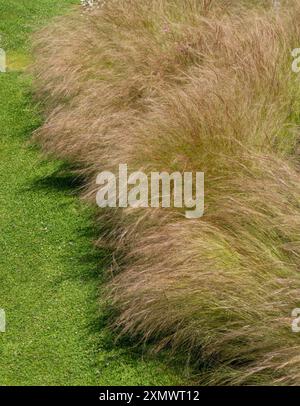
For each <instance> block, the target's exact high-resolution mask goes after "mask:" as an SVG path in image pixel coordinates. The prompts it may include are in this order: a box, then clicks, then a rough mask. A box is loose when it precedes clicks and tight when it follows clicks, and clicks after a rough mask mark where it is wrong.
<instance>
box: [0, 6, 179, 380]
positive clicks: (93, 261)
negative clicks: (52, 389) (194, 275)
mask: <svg viewBox="0 0 300 406" xmlns="http://www.w3.org/2000/svg"><path fill="white" fill-rule="evenodd" d="M71 3H74V1H70V0H61V1H59V0H39V1H38V2H37V1H36V0H22V1H21V0H0V34H1V42H0V48H4V49H5V50H6V52H7V57H8V62H9V63H8V65H9V66H8V68H9V69H8V72H7V73H0V124H1V127H0V308H3V309H5V312H6V318H7V326H6V332H5V333H0V385H92V384H93V385H118V384H119V385H141V384H144V385H147V384H152V385H164V384H166V385H167V384H169V385H172V384H177V383H180V382H182V378H181V377H179V374H178V373H176V372H174V370H173V369H172V368H171V367H170V366H166V364H165V363H164V362H160V361H157V360H155V359H148V358H142V357H141V354H139V353H137V352H136V351H135V350H133V349H132V348H131V347H130V346H128V345H127V346H124V345H121V344H119V345H117V344H115V342H114V337H113V336H112V335H111V333H110V332H109V329H108V327H107V326H106V320H105V315H104V314H103V312H102V311H101V306H99V303H100V302H101V300H100V297H101V294H100V293H101V289H99V286H100V281H101V278H102V274H103V270H104V269H103V268H104V266H105V263H104V262H103V253H101V252H98V251H97V252H96V251H95V250H93V248H92V244H91V241H92V238H93V234H94V230H93V227H92V215H91V211H90V209H89V208H87V207H85V206H84V205H83V204H82V203H81V202H80V201H79V199H78V197H77V195H76V194H74V179H73V178H72V177H71V176H69V174H68V173H66V172H65V171H64V172H62V167H64V165H63V163H62V162H58V161H45V160H42V159H41V155H40V153H39V151H38V150H36V149H35V148H33V147H31V146H29V145H28V143H27V140H28V139H29V138H30V135H31V132H32V131H33V130H34V129H35V128H37V126H38V125H39V124H40V122H41V118H40V116H39V113H38V109H37V107H36V106H35V105H34V103H33V101H32V96H31V79H30V77H28V76H25V75H24V73H23V72H22V70H23V68H24V67H25V65H27V64H28V62H29V61H30V51H29V50H30V42H29V38H30V35H29V34H30V33H31V32H32V31H33V30H35V29H37V28H38V27H39V26H41V24H44V23H45V22H46V21H47V20H48V19H49V18H50V17H51V16H54V15H56V14H59V13H61V12H64V11H66V7H67V6H69V5H70V4H71ZM75 3H76V2H75Z"/></svg>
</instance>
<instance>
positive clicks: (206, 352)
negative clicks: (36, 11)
mask: <svg viewBox="0 0 300 406" xmlns="http://www.w3.org/2000/svg"><path fill="white" fill-rule="evenodd" d="M297 3H298V2H296V1H289V2H284V1H282V5H281V9H280V12H279V13H274V9H273V7H272V2H271V1H247V2H246V1H245V2H244V1H238V0H222V1H214V0H202V1H196V0H172V1H171V0H153V1H151V2H149V1H146V0H145V1H144V0H126V1H125V0H111V1H107V2H106V3H105V4H104V5H103V6H102V7H101V9H99V10H95V11H93V12H89V13H85V12H75V13H74V14H73V15H72V16H68V17H66V18H63V19H58V20H57V22H56V23H54V24H52V25H51V26H50V27H48V28H47V29H44V30H43V31H41V32H40V33H39V34H38V35H37V37H36V63H35V66H34V72H35V76H36V87H37V95H38V97H39V98H40V99H41V100H42V101H43V102H44V104H45V115H46V121H45V124H44V125H43V126H42V127H41V128H40V129H39V130H38V131H37V132H36V134H35V140H36V141H38V142H39V143H40V144H41V145H42V146H43V149H44V151H45V152H47V153H51V154H55V155H56V156H59V157H63V158H65V159H68V160H71V161H73V162H76V163H77V164H78V165H80V166H81V168H82V169H81V170H82V173H83V174H84V175H85V178H86V190H85V193H84V195H85V197H86V198H87V199H89V200H90V201H91V202H92V203H94V202H95V195H96V192H97V188H96V184H95V179H96V175H97V174H98V173H99V172H100V171H102V170H112V171H114V172H115V173H117V168H118V165H119V163H127V164H128V166H129V168H130V169H131V170H143V171H144V172H146V173H149V172H150V171H162V170H165V171H168V172H174V171H180V172H183V171H194V172H195V171H203V172H205V177H206V182H205V189H206V191H205V215H204V217H202V218H201V219H198V220H186V219H185V218H184V217H183V212H182V210H181V209H130V208H127V209H118V210H100V209H99V210H98V213H99V219H98V223H99V228H100V224H103V223H104V222H105V225H106V227H105V231H103V235H102V238H101V239H99V241H98V244H99V245H100V244H102V243H103V240H104V241H106V243H109V244H110V245H111V246H112V247H113V248H114V250H115V252H116V258H117V263H116V269H115V270H114V272H113V274H114V277H113V278H112V280H111V281H110V282H109V283H108V286H107V292H108V300H109V301H110V303H112V304H113V305H114V306H115V308H116V309H117V310H118V315H119V316H118V318H117V320H116V321H115V325H116V326H117V327H118V328H119V329H120V330H121V331H122V332H124V333H130V334H132V335H136V336H139V337H140V336H142V337H143V339H144V340H150V339H151V340H155V342H156V343H157V349H161V348H165V347H168V348H169V347H172V348H173V349H174V351H177V352H178V353H181V354H184V355H185V356H186V359H189V360H192V362H193V364H195V365H196V366H197V367H198V368H199V371H200V372H199V382H201V383H204V384H227V385H233V384H284V385H293V384H300V356H299V354H298V353H299V351H300V346H299V343H298V341H299V337H298V336H297V334H294V333H292V332H291V319H290V315H291V311H292V309H293V308H295V307H297V305H298V306H299V302H300V289H299V288H300V274H299V265H300V233H299V230H300V215H299V213H300V212H299V209H300V207H299V203H300V200H299V198H300V182H299V181H300V176H299V130H298V124H299V104H300V102H299V100H300V91H299V76H297V75H295V74H294V73H293V72H292V70H291V62H292V59H291V50H292V49H293V48H296V47H298V46H299V41H300V26H299V17H300V6H299V5H298V4H297Z"/></svg>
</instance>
